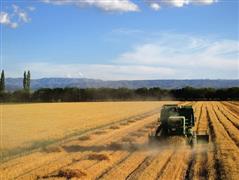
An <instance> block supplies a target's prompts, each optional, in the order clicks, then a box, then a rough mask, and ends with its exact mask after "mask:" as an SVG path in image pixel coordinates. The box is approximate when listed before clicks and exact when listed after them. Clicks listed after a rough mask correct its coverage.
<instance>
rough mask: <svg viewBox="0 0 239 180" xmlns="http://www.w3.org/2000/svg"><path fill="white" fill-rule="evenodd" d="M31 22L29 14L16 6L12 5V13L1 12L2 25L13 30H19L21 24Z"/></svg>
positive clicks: (0, 20)
mask: <svg viewBox="0 0 239 180" xmlns="http://www.w3.org/2000/svg"><path fill="white" fill-rule="evenodd" d="M30 20H31V19H30V17H29V16H28V12H27V11H26V10H24V9H21V8H20V7H19V6H17V5H15V4H13V5H12V12H5V11H1V12H0V24H3V25H5V26H8V27H11V28H17V27H18V26H19V24H23V23H28V22H30Z"/></svg>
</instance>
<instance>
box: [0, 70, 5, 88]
mask: <svg viewBox="0 0 239 180" xmlns="http://www.w3.org/2000/svg"><path fill="white" fill-rule="evenodd" d="M4 91H5V75H4V70H2V73H1V79H0V92H4Z"/></svg>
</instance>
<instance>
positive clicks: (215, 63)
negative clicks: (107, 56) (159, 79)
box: [115, 34, 239, 78]
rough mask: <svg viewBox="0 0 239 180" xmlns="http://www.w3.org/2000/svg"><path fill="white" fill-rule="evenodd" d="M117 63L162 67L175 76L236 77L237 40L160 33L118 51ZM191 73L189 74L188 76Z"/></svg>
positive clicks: (238, 49) (238, 64)
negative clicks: (122, 51) (151, 39)
mask: <svg viewBox="0 0 239 180" xmlns="http://www.w3.org/2000/svg"><path fill="white" fill-rule="evenodd" d="M115 62H116V63H119V64H128V65H141V66H144V65H145V66H153V67H164V68H168V69H172V70H173V71H174V72H175V73H176V74H178V76H180V77H183V78H186V77H187V73H188V77H191V78H192V77H196V78H201V77H202V76H203V77H204V78H210V77H214V75H215V76H216V77H217V78H220V77H227V76H229V74H231V75H230V78H233V77H232V76H234V78H239V67H238V66H239V42H238V41H235V40H227V39H221V40H209V39H206V38H200V37H193V36H189V35H174V34H164V35H161V36H160V37H158V38H157V40H154V41H151V42H147V43H143V44H139V45H137V46H135V47H133V48H132V50H130V51H127V52H124V53H122V54H121V55H120V56H119V57H118V58H117V59H116V60H115ZM189 75H191V76H189Z"/></svg>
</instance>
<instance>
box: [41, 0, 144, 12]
mask: <svg viewBox="0 0 239 180" xmlns="http://www.w3.org/2000/svg"><path fill="white" fill-rule="evenodd" d="M42 1H43V2H45V3H51V4H55V5H76V6H79V7H96V8H99V9H102V10H104V11H118V12H130V11H133V12H134V11H139V7H138V6H137V5H136V4H135V3H133V2H132V1H130V0H110V1H108V0H106V1H105V0H103V1H101V0H84V1H76V0H42Z"/></svg>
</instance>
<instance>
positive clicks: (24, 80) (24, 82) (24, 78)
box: [23, 71, 27, 90]
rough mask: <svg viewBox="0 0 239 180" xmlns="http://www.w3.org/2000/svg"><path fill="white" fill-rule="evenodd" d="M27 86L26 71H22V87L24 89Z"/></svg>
mask: <svg viewBox="0 0 239 180" xmlns="http://www.w3.org/2000/svg"><path fill="white" fill-rule="evenodd" d="M26 88H27V73H26V71H24V73H23V89H24V90H26Z"/></svg>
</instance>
